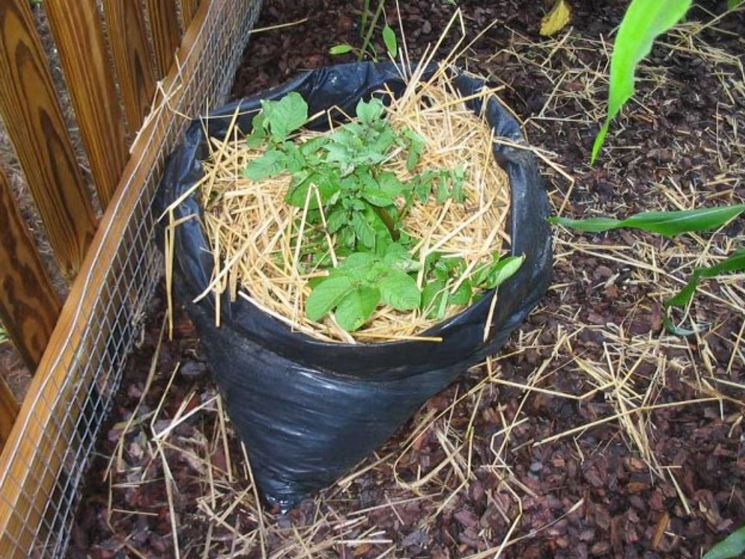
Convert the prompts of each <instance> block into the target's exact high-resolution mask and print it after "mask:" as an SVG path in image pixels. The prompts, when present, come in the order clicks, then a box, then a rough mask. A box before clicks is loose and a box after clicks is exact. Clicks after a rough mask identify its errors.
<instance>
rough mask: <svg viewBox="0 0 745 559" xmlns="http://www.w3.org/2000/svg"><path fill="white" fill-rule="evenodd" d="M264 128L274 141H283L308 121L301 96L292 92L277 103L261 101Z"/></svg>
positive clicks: (306, 108)
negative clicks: (267, 129) (266, 128)
mask: <svg viewBox="0 0 745 559" xmlns="http://www.w3.org/2000/svg"><path fill="white" fill-rule="evenodd" d="M261 108H262V112H263V114H264V121H263V122H264V126H265V127H268V128H269V131H270V133H271V135H272V138H273V139H274V140H275V141H279V142H281V141H284V140H285V139H286V138H287V136H289V135H290V134H291V133H292V132H294V131H295V130H297V129H298V128H300V127H301V126H302V125H303V124H305V121H306V120H308V104H307V103H306V102H305V99H303V96H302V95H300V94H299V93H297V92H295V91H293V92H292V93H288V94H287V95H285V96H284V97H282V99H280V100H279V101H262V102H261Z"/></svg>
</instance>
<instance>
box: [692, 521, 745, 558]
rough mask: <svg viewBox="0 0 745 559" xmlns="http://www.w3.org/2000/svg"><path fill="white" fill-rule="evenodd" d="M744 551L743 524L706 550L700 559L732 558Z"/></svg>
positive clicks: (744, 534) (744, 530)
mask: <svg viewBox="0 0 745 559" xmlns="http://www.w3.org/2000/svg"><path fill="white" fill-rule="evenodd" d="M743 553H745V526H743V527H742V528H740V529H739V530H736V531H735V532H732V533H731V534H730V535H729V536H727V537H726V538H725V539H723V540H722V541H721V542H719V543H718V544H716V545H715V546H714V547H712V548H711V549H710V550H709V551H707V552H706V555H704V556H703V558H702V559H733V558H734V557H739V556H740V555H742V554H743Z"/></svg>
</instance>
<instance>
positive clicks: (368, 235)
mask: <svg viewBox="0 0 745 559" xmlns="http://www.w3.org/2000/svg"><path fill="white" fill-rule="evenodd" d="M352 228H353V229H354V234H355V235H356V236H357V239H358V240H359V242H360V243H362V246H364V247H367V248H373V247H374V246H375V230H374V229H373V228H372V225H370V223H369V222H368V221H367V220H366V219H365V217H364V215H363V214H362V213H361V212H354V213H353V214H352Z"/></svg>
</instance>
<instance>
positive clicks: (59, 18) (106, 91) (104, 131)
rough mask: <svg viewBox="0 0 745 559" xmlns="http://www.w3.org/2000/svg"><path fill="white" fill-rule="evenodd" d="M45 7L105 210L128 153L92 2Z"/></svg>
mask: <svg viewBox="0 0 745 559" xmlns="http://www.w3.org/2000/svg"><path fill="white" fill-rule="evenodd" d="M43 6H44V9H45V10H46V12H47V17H48V20H49V27H50V28H51V30H52V34H53V35H54V39H55V43H56V46H57V50H58V52H59V56H60V61H61V62H62V68H63V70H64V72H65V78H66V79H67V86H68V90H69V92H70V98H71V99H72V103H73V106H74V108H75V113H76V115H77V121H78V125H79V126H80V134H81V136H82V138H83V142H84V143H85V148H86V151H87V152H88V160H89V161H90V166H91V173H92V175H93V179H94V181H95V184H96V190H97V192H98V198H99V201H100V202H101V206H102V207H103V208H105V207H106V206H107V205H108V203H109V201H110V200H111V196H112V195H113V194H114V189H115V188H116V185H117V183H118V182H119V178H120V177H121V172H122V169H124V165H125V164H126V163H127V159H129V153H128V151H127V135H126V129H125V123H124V115H123V113H122V109H121V106H120V105H119V101H118V99H117V97H116V85H115V81H114V72H113V69H112V68H111V67H110V65H109V63H108V54H107V51H106V42H105V39H104V34H103V29H102V27H101V19H100V17H99V14H98V10H97V8H96V0H75V2H69V1H67V0H45V1H44V3H43Z"/></svg>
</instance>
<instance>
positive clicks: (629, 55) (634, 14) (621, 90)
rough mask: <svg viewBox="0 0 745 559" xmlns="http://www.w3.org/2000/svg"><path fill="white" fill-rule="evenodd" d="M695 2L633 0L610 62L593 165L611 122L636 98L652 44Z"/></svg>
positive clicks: (593, 151)
mask: <svg viewBox="0 0 745 559" xmlns="http://www.w3.org/2000/svg"><path fill="white" fill-rule="evenodd" d="M690 6H691V0H632V2H631V4H630V5H629V7H628V9H627V10H626V14H625V15H624V17H623V21H621V27H620V28H619V30H618V35H617V36H616V41H615V44H614V46H613V54H612V55H611V63H610V90H609V92H608V115H607V117H606V119H605V122H604V123H603V126H602V127H601V128H600V131H599V132H598V135H597V136H596V137H595V143H594V144H593V146H592V157H591V160H590V163H591V164H592V163H595V160H596V159H597V156H598V153H600V148H601V147H602V146H603V142H604V141H605V136H606V134H607V133H608V127H609V125H610V123H611V121H612V120H613V119H614V118H615V117H616V115H618V113H619V111H620V110H621V107H623V105H624V104H625V103H626V101H628V100H629V99H630V98H631V97H632V96H633V95H634V72H635V71H636V67H637V65H638V64H639V62H640V61H641V60H642V59H644V58H645V57H646V56H647V55H648V54H649V52H650V50H652V43H653V41H654V40H655V38H657V36H658V35H661V34H662V33H664V32H665V31H667V30H668V29H670V28H671V27H672V26H673V25H675V24H676V23H677V22H678V21H680V20H681V19H682V18H683V16H684V15H685V14H686V12H687V11H688V8H690Z"/></svg>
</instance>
